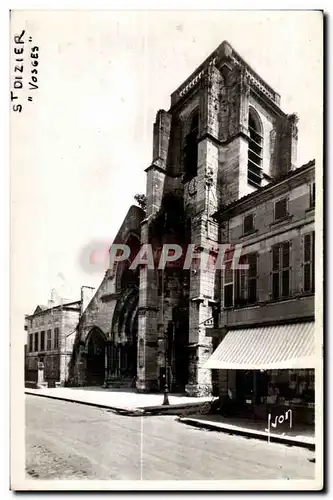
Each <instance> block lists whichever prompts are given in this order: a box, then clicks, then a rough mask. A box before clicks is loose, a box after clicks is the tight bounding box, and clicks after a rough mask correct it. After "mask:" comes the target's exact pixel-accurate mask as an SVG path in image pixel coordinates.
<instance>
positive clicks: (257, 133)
mask: <svg viewBox="0 0 333 500" xmlns="http://www.w3.org/2000/svg"><path fill="white" fill-rule="evenodd" d="M249 135H250V140H249V151H248V162H247V182H248V184H250V185H251V186H254V187H256V188H258V187H260V186H261V180H262V147H263V136H262V127H261V123H260V121H259V118H258V117H257V116H256V115H255V114H254V112H253V111H252V110H251V109H250V112H249Z"/></svg>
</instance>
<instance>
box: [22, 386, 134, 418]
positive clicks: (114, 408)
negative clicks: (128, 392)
mask: <svg viewBox="0 0 333 500" xmlns="http://www.w3.org/2000/svg"><path fill="white" fill-rule="evenodd" d="M24 394H29V396H37V397H39V398H48V399H56V400H58V401H66V402H67V403H77V404H80V405H85V406H94V407H95V408H103V409H105V410H112V411H115V412H117V413H119V414H121V415H128V416H132V417H139V416H143V415H144V411H143V410H142V409H133V410H130V409H128V408H121V407H117V406H110V405H103V404H100V403H90V402H89V401H78V400H77V399H70V398H64V397H59V396H50V395H49V394H36V393H35V392H29V391H24Z"/></svg>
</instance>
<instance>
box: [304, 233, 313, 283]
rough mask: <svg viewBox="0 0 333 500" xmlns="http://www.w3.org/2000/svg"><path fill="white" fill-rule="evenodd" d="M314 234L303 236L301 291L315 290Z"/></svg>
mask: <svg viewBox="0 0 333 500" xmlns="http://www.w3.org/2000/svg"><path fill="white" fill-rule="evenodd" d="M314 234H315V233H314V232H311V233H308V234H305V235H304V239H303V290H304V292H314V289H315V238H314Z"/></svg>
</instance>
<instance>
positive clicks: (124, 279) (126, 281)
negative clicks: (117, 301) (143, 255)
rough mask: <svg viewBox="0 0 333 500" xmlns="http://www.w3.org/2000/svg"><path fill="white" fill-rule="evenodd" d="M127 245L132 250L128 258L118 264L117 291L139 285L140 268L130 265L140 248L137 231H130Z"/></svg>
mask: <svg viewBox="0 0 333 500" xmlns="http://www.w3.org/2000/svg"><path fill="white" fill-rule="evenodd" d="M125 245H128V246H129V247H130V250H131V251H130V255H129V257H128V258H127V259H126V260H124V261H121V262H118V263H117V264H116V266H117V267H116V271H115V274H116V283H115V288H116V293H120V292H122V291H123V290H124V289H126V288H127V287H128V286H130V287H135V286H136V287H138V286H139V270H138V269H135V270H131V269H129V267H130V265H131V263H132V262H133V260H134V258H135V256H136V255H137V253H138V251H139V249H140V238H139V237H138V235H136V234H135V233H133V232H129V233H128V234H127V238H126V240H125Z"/></svg>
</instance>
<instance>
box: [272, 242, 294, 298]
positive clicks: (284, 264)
mask: <svg viewBox="0 0 333 500" xmlns="http://www.w3.org/2000/svg"><path fill="white" fill-rule="evenodd" d="M289 295H290V243H289V241H285V242H283V243H278V244H277V245H274V246H273V247H272V298H273V300H278V299H281V298H285V297H289Z"/></svg>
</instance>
